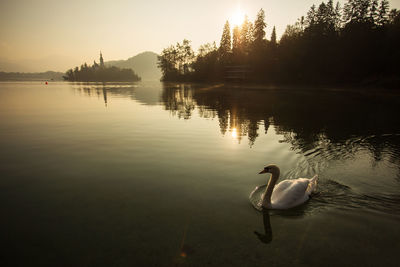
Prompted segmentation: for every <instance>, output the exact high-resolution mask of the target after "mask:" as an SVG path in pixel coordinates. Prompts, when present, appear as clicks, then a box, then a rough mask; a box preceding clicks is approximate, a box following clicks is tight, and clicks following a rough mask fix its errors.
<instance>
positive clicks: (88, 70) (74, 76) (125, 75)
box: [63, 53, 141, 82]
mask: <svg viewBox="0 0 400 267" xmlns="http://www.w3.org/2000/svg"><path fill="white" fill-rule="evenodd" d="M63 78H64V80H66V81H79V82H131V81H140V79H141V78H140V77H139V76H138V75H137V74H136V73H135V72H134V71H133V70H132V69H121V68H118V67H115V66H110V67H108V66H105V65H104V59H103V55H102V54H101V53H100V64H98V63H97V62H96V61H94V62H93V65H92V66H89V65H88V64H86V63H84V64H82V65H81V66H80V68H79V67H75V68H74V69H69V70H68V71H67V72H66V73H65V76H63Z"/></svg>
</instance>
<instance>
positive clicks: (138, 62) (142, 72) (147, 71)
mask: <svg viewBox="0 0 400 267" xmlns="http://www.w3.org/2000/svg"><path fill="white" fill-rule="evenodd" d="M157 56H158V55H157V54H156V53H154V52H150V51H147V52H143V53H140V54H138V55H136V56H134V57H130V58H128V59H127V60H111V61H106V62H105V65H106V66H116V67H119V68H130V69H133V71H134V72H135V73H136V74H138V75H139V76H140V77H141V78H142V81H158V80H160V78H161V70H160V69H159V68H158V67H157Z"/></svg>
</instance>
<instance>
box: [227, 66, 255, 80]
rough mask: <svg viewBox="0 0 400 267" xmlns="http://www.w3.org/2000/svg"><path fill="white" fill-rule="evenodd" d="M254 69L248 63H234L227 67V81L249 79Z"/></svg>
mask: <svg viewBox="0 0 400 267" xmlns="http://www.w3.org/2000/svg"><path fill="white" fill-rule="evenodd" d="M251 73H252V70H251V68H250V66H248V65H232V66H226V67H225V76H224V78H225V81H228V82H244V81H248V80H249V78H250V75H251Z"/></svg>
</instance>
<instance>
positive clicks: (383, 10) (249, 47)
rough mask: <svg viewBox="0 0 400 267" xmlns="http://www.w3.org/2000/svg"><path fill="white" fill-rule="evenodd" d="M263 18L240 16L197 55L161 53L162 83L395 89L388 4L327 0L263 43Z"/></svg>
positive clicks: (394, 17) (393, 16)
mask: <svg viewBox="0 0 400 267" xmlns="http://www.w3.org/2000/svg"><path fill="white" fill-rule="evenodd" d="M266 29H267V23H266V18H265V11H264V10H263V9H260V11H259V12H258V14H257V17H256V19H255V21H254V22H251V21H249V19H248V17H247V16H246V17H245V19H244V22H243V23H242V25H240V26H235V27H234V28H233V29H232V30H231V26H230V25H229V22H228V21H226V23H225V25H224V27H223V31H222V36H221V40H220V45H219V46H218V47H217V45H216V43H215V42H214V43H211V44H210V43H208V44H204V45H202V46H200V48H199V50H198V52H197V53H195V52H194V51H193V49H192V47H191V44H190V41H188V40H186V39H185V40H183V42H182V43H177V44H176V45H171V46H169V47H167V48H165V49H164V50H163V51H162V53H161V55H160V56H159V57H158V66H159V68H160V69H161V71H162V74H163V77H162V79H163V80H164V81H199V82H204V81H206V82H208V81H227V80H228V81H230V80H232V81H246V82H261V83H267V84H304V85H326V84H334V85H340V84H360V85H382V86H389V87H393V86H397V87H398V85H400V66H399V62H400V50H399V47H400V11H399V10H396V9H390V5H389V2H388V1H387V0H382V1H380V2H378V0H348V1H347V2H346V3H345V4H344V5H343V6H341V5H340V3H339V2H337V3H336V4H335V3H334V2H333V1H332V0H329V1H328V2H322V3H321V4H319V5H318V6H316V5H312V6H311V7H310V9H309V11H308V12H307V14H305V15H304V16H302V17H300V18H299V19H298V20H297V21H296V22H295V23H294V24H293V25H288V26H287V27H286V30H285V31H284V33H283V34H282V36H281V37H280V39H279V40H278V39H277V36H276V31H275V27H274V26H273V27H272V34H271V36H270V38H269V39H268V38H266Z"/></svg>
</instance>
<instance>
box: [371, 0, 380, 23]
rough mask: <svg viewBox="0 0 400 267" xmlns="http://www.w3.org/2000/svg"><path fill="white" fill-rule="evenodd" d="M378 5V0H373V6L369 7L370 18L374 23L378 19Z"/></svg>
mask: <svg viewBox="0 0 400 267" xmlns="http://www.w3.org/2000/svg"><path fill="white" fill-rule="evenodd" d="M378 5H379V3H378V0H373V1H372V2H371V7H370V8H369V19H370V21H371V23H373V24H375V23H376V21H377V20H378Z"/></svg>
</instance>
